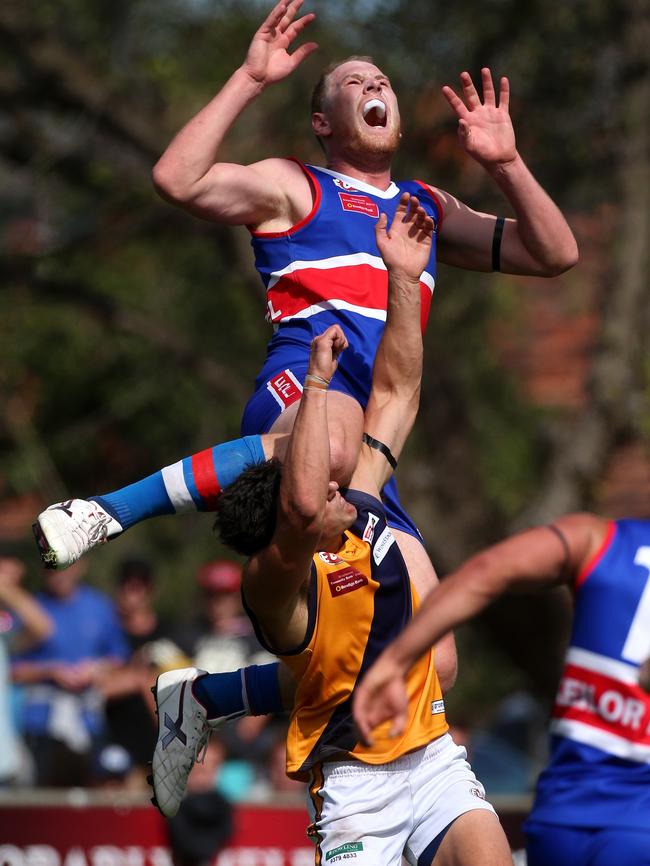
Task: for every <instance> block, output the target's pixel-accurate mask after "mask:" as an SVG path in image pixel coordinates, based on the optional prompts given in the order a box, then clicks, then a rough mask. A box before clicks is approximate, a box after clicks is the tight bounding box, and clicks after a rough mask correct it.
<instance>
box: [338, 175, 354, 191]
mask: <svg viewBox="0 0 650 866" xmlns="http://www.w3.org/2000/svg"><path fill="white" fill-rule="evenodd" d="M334 186H338V187H339V189H345V190H347V191H348V192H358V190H357V188H356V186H352V184H351V183H346V181H344V180H341V178H340V177H335V178H334Z"/></svg>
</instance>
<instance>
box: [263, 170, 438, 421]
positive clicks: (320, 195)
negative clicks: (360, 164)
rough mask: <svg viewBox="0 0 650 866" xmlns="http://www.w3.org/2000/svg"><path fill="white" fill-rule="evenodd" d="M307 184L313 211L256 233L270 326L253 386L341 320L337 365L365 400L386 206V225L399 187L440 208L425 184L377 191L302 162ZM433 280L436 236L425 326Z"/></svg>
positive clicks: (301, 355)
mask: <svg viewBox="0 0 650 866" xmlns="http://www.w3.org/2000/svg"><path fill="white" fill-rule="evenodd" d="M299 165H300V166H301V168H302V169H303V171H304V172H305V174H306V176H307V178H308V179H309V181H310V184H311V186H312V190H313V195H314V202H313V207H312V209H311V212H310V213H309V214H308V215H307V216H306V217H305V218H304V219H303V220H302V221H301V222H300V223H298V224H297V225H295V226H293V227H292V228H291V229H290V230H288V231H286V232H278V233H260V232H253V234H252V245H253V249H254V252H255V266H256V267H257V269H258V271H259V272H260V275H261V277H262V281H263V283H264V286H265V288H266V293H267V314H266V315H267V320H268V321H269V322H270V323H271V324H272V325H273V327H274V334H273V337H272V339H271V341H270V343H269V347H268V355H267V359H266V362H265V364H264V368H263V369H262V371H261V373H260V375H259V377H258V379H257V383H256V386H257V387H260V386H262V385H263V384H264V383H265V382H266V381H268V380H269V379H270V378H271V377H272V376H273V375H275V374H276V373H277V372H278V371H280V370H284V369H286V368H290V367H292V366H294V365H296V364H297V363H299V362H301V361H303V362H304V361H306V359H307V356H308V352H309V345H310V343H311V340H312V338H313V336H315V335H316V334H320V333H322V332H323V331H324V330H325V329H326V328H328V327H329V326H330V325H331V324H335V323H336V324H340V325H341V327H342V328H343V331H344V332H345V334H346V336H347V338H348V341H349V343H350V346H349V348H348V349H347V350H346V352H344V354H343V356H342V359H341V363H340V365H339V371H340V373H341V374H342V375H343V376H344V377H345V378H346V383H347V385H348V387H349V389H350V390H351V392H352V394H353V396H355V397H356V399H358V400H359V402H360V403H361V404H362V405H363V406H365V404H366V402H367V400H368V394H369V392H370V382H371V376H372V364H373V361H374V357H375V352H376V349H377V345H378V343H379V339H380V337H381V334H382V331H383V329H384V323H385V321H386V302H387V286H388V280H387V274H386V267H385V265H384V263H383V260H382V258H381V256H380V254H379V250H378V249H377V244H376V242H375V223H376V221H377V219H378V217H379V214H380V213H381V212H382V211H383V212H384V213H386V214H387V216H388V220H389V224H390V221H391V220H392V218H393V214H394V213H395V209H396V207H397V204H398V202H399V199H400V196H401V194H402V193H403V192H410V193H412V194H414V195H417V196H418V198H419V200H420V203H421V204H422V206H423V207H424V208H425V210H426V211H427V213H429V214H430V215H431V216H432V217H433V220H434V223H435V226H436V233H437V231H438V229H439V227H440V224H441V220H442V208H441V206H440V204H439V202H438V200H437V198H436V196H435V194H434V193H433V191H432V190H431V188H430V187H429V186H427V185H426V184H424V183H421V182H419V181H399V182H392V183H391V184H390V186H389V187H388V189H387V190H380V189H377V188H376V187H373V186H369V185H368V184H366V183H363V182H361V181H358V180H356V179H354V178H351V177H347V176H345V175H342V174H338V173H337V172H334V171H331V170H329V169H325V168H317V167H315V166H305V165H302V163H299ZM435 280H436V244H435V234H434V242H433V244H432V249H431V255H430V258H429V263H428V265H427V267H426V268H425V270H424V272H423V273H422V276H421V278H420V285H421V291H422V327H423V328H424V326H425V324H426V321H427V318H428V315H429V309H430V306H431V296H432V293H433V289H434V286H435Z"/></svg>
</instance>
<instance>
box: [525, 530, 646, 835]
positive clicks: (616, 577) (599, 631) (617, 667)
mask: <svg viewBox="0 0 650 866" xmlns="http://www.w3.org/2000/svg"><path fill="white" fill-rule="evenodd" d="M648 656H650V521H644V520H618V521H616V522H611V523H610V525H609V531H608V533H607V536H606V538H605V540H604V542H603V544H602V546H601V549H600V550H599V551H598V552H597V554H596V555H595V556H594V558H593V559H592V560H591V562H589V563H588V564H587V566H586V567H585V568H584V569H583V571H582V572H581V573H580V574H579V575H578V576H577V578H576V584H575V613H574V620H573V627H572V633H571V641H570V646H569V649H568V651H567V654H566V658H565V665H564V670H563V674H562V679H561V681H560V685H559V688H558V691H557V695H556V698H555V705H554V708H553V713H552V721H551V735H552V743H551V759H550V764H549V766H548V768H547V769H546V770H545V771H544V772H543V773H542V775H541V777H540V780H539V784H538V796H537V800H536V803H535V806H534V808H533V812H532V813H531V816H530V817H531V819H534V820H538V821H550V822H553V823H560V824H572V825H574V826H617V825H618V826H628V827H629V826H634V827H640V826H642V827H645V828H647V827H648V826H649V824H650V695H648V694H647V693H646V692H645V691H644V690H643V689H642V688H641V687H640V686H639V685H638V673H639V666H640V665H641V664H642V662H644V661H645V659H646V658H648Z"/></svg>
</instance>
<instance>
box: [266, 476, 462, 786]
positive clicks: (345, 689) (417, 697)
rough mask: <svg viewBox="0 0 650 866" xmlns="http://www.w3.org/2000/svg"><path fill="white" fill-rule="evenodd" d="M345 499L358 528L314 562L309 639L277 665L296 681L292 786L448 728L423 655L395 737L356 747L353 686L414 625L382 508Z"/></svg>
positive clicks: (351, 494)
mask: <svg viewBox="0 0 650 866" xmlns="http://www.w3.org/2000/svg"><path fill="white" fill-rule="evenodd" d="M345 498H346V499H347V500H348V502H350V503H352V504H353V505H354V506H355V507H356V508H357V519H356V521H355V523H354V524H353V525H352V526H351V527H350V529H349V530H348V531H347V532H346V533H345V543H344V544H343V546H342V547H341V549H340V550H339V551H338V552H337V553H326V552H319V553H316V554H314V559H313V563H312V568H311V576H310V583H309V589H308V610H309V616H308V626H307V633H306V635H305V639H304V641H303V642H302V644H301V645H300V646H299V647H297V648H296V649H295V650H294V651H293V652H291V653H286V654H283V655H281V656H280V658H281V659H282V660H283V661H284V662H285V663H286V664H287V666H288V667H289V668H290V669H291V671H292V672H293V674H294V677H295V679H296V682H297V691H296V698H295V703H294V708H293V711H292V714H291V721H290V726H289V733H288V736H287V772H288V773H289V775H291V776H295V777H297V778H307V774H308V772H309V770H311V769H312V767H314V766H315V765H316V764H318V763H320V762H321V761H326V760H346V759H350V758H356V759H358V760H360V761H364V762H366V763H369V764H383V763H385V762H387V761H392V760H394V759H395V758H398V757H399V756H400V755H403V754H405V753H406V752H410V751H412V750H413V749H417V748H420V747H421V746H423V745H426V744H427V743H429V742H431V740H433V739H435V738H436V737H439V736H441V735H442V734H444V733H445V732H446V731H447V729H448V725H447V722H446V719H445V713H444V704H443V701H442V692H441V690H440V684H439V682H438V677H437V676H436V672H435V668H434V664H433V650H430V651H429V652H428V653H427V654H426V655H424V656H423V657H422V658H420V659H419V661H418V662H417V663H416V664H415V665H414V667H413V668H412V670H411V671H410V673H409V676H408V682H407V689H408V698H409V710H408V723H407V725H406V729H405V731H404V733H403V734H402V736H401V737H398V738H391V737H389V736H388V731H389V728H390V723H388V722H386V723H385V724H383V725H381V726H380V727H379V728H378V729H377V730H376V731H375V741H374V743H373V745H372V746H371V747H368V746H365V745H363V744H362V743H361V742H360V740H359V737H358V733H357V730H356V727H355V724H354V720H353V717H352V698H353V695H354V689H355V686H356V684H357V682H359V681H360V680H361V677H362V676H363V674H364V673H365V671H367V670H368V668H369V667H370V666H371V664H372V663H373V662H374V661H375V659H376V658H377V657H378V656H379V654H380V653H381V652H382V650H383V649H384V648H385V647H386V646H387V645H388V644H389V643H390V642H391V641H392V640H393V639H394V638H395V637H397V635H398V634H399V633H400V632H401V631H402V629H403V628H404V627H405V625H406V624H407V622H408V621H409V620H410V619H411V617H412V615H413V612H414V611H415V610H416V609H417V607H418V604H419V600H418V597H417V594H416V592H415V590H414V588H413V586H412V584H411V581H410V579H409V575H408V572H407V570H406V564H405V563H404V560H403V558H402V554H401V553H400V550H399V547H398V545H397V544H396V543H395V537H394V536H393V534H392V532H391V530H390V528H389V527H388V526H387V524H386V517H385V512H384V506H383V505H382V503H381V502H380V501H379V500H378V499H375V498H374V497H373V496H369V495H368V494H365V493H361V492H360V491H357V490H350V491H348V492H347V493H346V494H345ZM256 630H257V632H258V637H260V639H261V640H263V635H262V634H261V633H260V629H259V628H257V627H256Z"/></svg>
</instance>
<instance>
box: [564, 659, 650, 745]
mask: <svg viewBox="0 0 650 866" xmlns="http://www.w3.org/2000/svg"><path fill="white" fill-rule="evenodd" d="M552 716H553V718H555V719H572V720H574V721H577V722H582V723H583V724H586V725H591V726H592V727H594V728H598V729H599V730H602V731H608V732H609V733H611V734H615V735H616V736H617V737H623V738H624V739H626V740H629V741H630V742H634V743H641V744H643V745H647V746H650V730H649V728H648V726H649V724H650V697H649V696H648V695H647V693H646V692H644V691H643V689H642V688H641V687H640V686H638V685H631V684H628V683H622V682H620V681H619V680H616V679H614V678H613V677H609V676H607V675H605V674H598V673H595V672H594V671H588V670H586V669H585V668H581V667H579V666H578V665H572V664H568V665H566V667H565V669H564V672H563V674H562V679H561V680H560V686H559V689H558V692H557V696H556V698H555V706H554V707H553V712H552Z"/></svg>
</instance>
